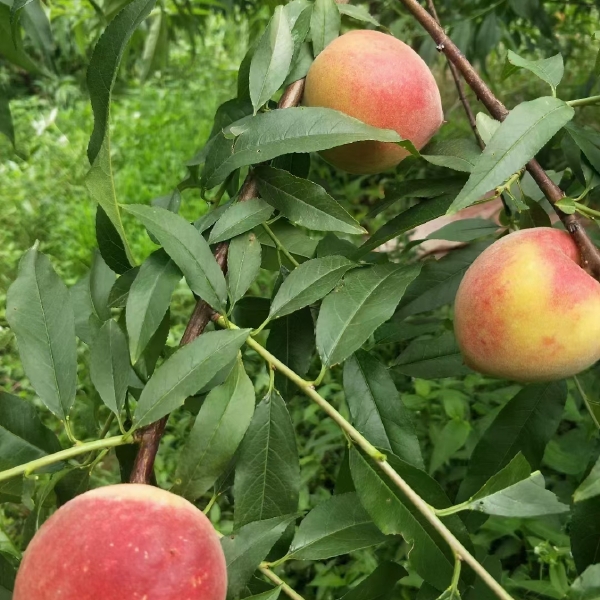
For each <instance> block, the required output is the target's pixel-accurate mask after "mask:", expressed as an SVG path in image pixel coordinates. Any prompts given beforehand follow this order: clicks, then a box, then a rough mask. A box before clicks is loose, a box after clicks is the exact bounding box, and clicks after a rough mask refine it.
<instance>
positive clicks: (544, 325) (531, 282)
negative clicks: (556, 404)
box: [454, 227, 600, 382]
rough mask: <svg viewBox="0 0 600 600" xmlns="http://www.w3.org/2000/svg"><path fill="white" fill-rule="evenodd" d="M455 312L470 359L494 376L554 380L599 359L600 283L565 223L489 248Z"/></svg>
mask: <svg viewBox="0 0 600 600" xmlns="http://www.w3.org/2000/svg"><path fill="white" fill-rule="evenodd" d="M454 313H455V321H454V329H455V332H456V338H457V340H458V345H459V346H460V349H461V352H462V355H463V357H464V360H465V363H466V364H467V365H468V366H469V367H471V368H472V369H474V370H476V371H480V372H481V373H485V374H487V375H492V376H494V377H501V378H506V379H514V380H516V381H521V382H533V381H552V380H555V379H562V378H564V377H569V376H571V375H575V374H576V373H579V372H580V371H583V370H584V369H586V368H588V367H589V366H591V365H592V364H594V363H595V362H596V361H597V360H598V359H600V283H598V281H596V280H595V279H594V278H593V277H591V276H590V275H588V274H587V273H586V272H585V271H584V270H583V269H582V268H581V266H580V257H579V252H578V250H577V246H576V245H575V243H574V242H573V240H572V239H571V237H570V236H569V234H568V233H566V232H564V231H560V230H558V229H552V228H549V227H540V228H537V229H524V230H521V231H517V232H515V233H511V234H509V235H507V236H506V237H504V238H501V239H500V240H498V241H497V242H495V243H494V244H492V245H491V246H490V247H489V248H487V249H486V250H484V251H483V252H482V253H481V254H480V255H479V256H478V257H477V259H476V260H475V261H474V262H473V264H472V265H471V266H470V267H469V269H468V270H467V272H466V274H465V276H464V278H463V280H462V282H461V284H460V287H459V289H458V293H457V295H456V304H455V309H454Z"/></svg>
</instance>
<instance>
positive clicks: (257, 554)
mask: <svg viewBox="0 0 600 600" xmlns="http://www.w3.org/2000/svg"><path fill="white" fill-rule="evenodd" d="M295 518H296V516H295V515H286V516H283V517H274V518H272V519H267V520H264V521H255V522H253V523H248V525H244V526H243V527H241V528H240V529H239V530H237V531H235V532H234V533H233V534H232V535H228V536H226V537H224V538H222V539H221V547H222V548H223V552H224V554H225V562H226V565H227V597H228V598H234V597H236V596H237V595H238V594H239V593H240V592H241V591H242V590H243V588H244V586H245V585H246V582H247V581H248V580H249V579H250V577H251V576H252V573H254V571H256V569H257V568H258V565H260V563H261V562H262V561H263V560H264V559H265V558H266V556H267V554H268V553H269V551H270V550H271V548H272V547H273V546H274V545H275V542H276V541H277V540H278V539H279V538H280V537H281V536H282V535H283V532H284V531H285V530H286V529H287V527H288V525H289V524H290V523H291V522H292V521H294V520H295Z"/></svg>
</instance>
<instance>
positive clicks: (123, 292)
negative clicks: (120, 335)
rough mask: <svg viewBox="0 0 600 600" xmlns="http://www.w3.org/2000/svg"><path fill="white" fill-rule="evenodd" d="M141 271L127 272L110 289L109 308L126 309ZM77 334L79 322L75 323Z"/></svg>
mask: <svg viewBox="0 0 600 600" xmlns="http://www.w3.org/2000/svg"><path fill="white" fill-rule="evenodd" d="M139 271H140V269H139V267H135V268H133V269H129V271H125V273H123V275H121V277H119V278H118V279H117V280H116V281H115V283H114V285H113V286H112V288H111V289H110V294H109V295H108V306H109V308H125V306H126V305H127V297H128V296H129V290H130V289H131V286H132V284H133V282H134V281H135V278H136V277H137V274H138V273H139ZM75 332H77V320H76V321H75Z"/></svg>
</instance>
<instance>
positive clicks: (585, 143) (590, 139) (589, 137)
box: [566, 123, 600, 173]
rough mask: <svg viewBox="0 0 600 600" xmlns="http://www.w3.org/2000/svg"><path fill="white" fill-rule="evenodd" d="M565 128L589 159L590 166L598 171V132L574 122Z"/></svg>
mask: <svg viewBox="0 0 600 600" xmlns="http://www.w3.org/2000/svg"><path fill="white" fill-rule="evenodd" d="M566 130H567V131H568V132H569V135H570V136H571V137H572V138H573V140H574V141H575V143H576V144H577V146H579V148H580V149H581V151H582V152H583V153H584V154H585V156H586V158H587V159H588V160H589V161H590V164H591V165H592V167H594V169H595V170H596V171H597V172H598V173H600V134H599V133H598V132H597V131H594V130H593V129H588V128H584V127H579V126H578V125H575V124H574V123H569V125H568V126H567V127H566Z"/></svg>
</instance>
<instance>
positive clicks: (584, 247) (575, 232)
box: [399, 0, 600, 279]
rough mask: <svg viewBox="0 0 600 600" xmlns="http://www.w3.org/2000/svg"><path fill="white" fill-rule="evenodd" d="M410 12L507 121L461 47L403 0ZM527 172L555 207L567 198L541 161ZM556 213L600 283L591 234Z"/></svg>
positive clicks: (598, 254)
mask: <svg viewBox="0 0 600 600" xmlns="http://www.w3.org/2000/svg"><path fill="white" fill-rule="evenodd" d="M399 1H400V2H402V4H403V5H404V6H405V7H406V8H407V9H408V11H409V12H410V13H412V15H413V16H414V17H415V19H416V20H417V21H418V22H419V23H420V24H421V25H422V26H423V28H424V29H425V30H426V31H427V33H429V35H430V36H431V38H432V39H433V41H434V42H435V43H436V44H437V48H438V50H440V51H441V52H443V53H444V54H445V55H446V58H447V59H448V60H449V61H450V62H451V63H452V64H454V65H455V66H456V68H457V69H458V71H459V72H460V73H461V74H462V76H463V77H464V79H465V81H466V82H467V84H468V85H469V87H470V88H471V89H472V90H473V91H474V92H475V94H476V95H477V97H478V98H479V100H481V102H482V103H483V105H484V106H485V107H486V108H487V110H488V111H489V113H490V115H492V117H494V118H495V119H497V120H498V121H504V119H505V118H506V117H507V115H508V109H507V108H506V106H504V104H503V103H502V102H501V101H500V100H499V99H498V98H497V97H496V96H495V95H494V93H493V92H492V90H491V89H490V88H489V87H488V85H487V84H486V83H485V81H483V79H482V78H481V76H480V75H479V73H477V71H476V70H475V68H474V67H473V65H472V64H471V63H470V62H469V61H468V60H467V58H466V57H465V55H464V54H463V53H462V52H461V51H460V49H459V48H458V46H456V44H455V43H454V42H453V41H452V40H451V39H450V38H449V37H448V35H446V32H445V31H444V30H443V29H442V27H441V26H440V24H439V23H438V22H437V21H436V20H435V18H434V17H433V16H432V15H430V14H429V13H428V12H427V11H426V10H425V9H424V8H423V7H422V6H421V5H420V4H419V3H418V1H417V0H399ZM527 170H528V171H529V173H530V175H531V176H532V177H533V179H534V181H535V182H536V183H537V185H538V186H539V188H540V189H541V190H542V192H543V193H544V196H546V198H547V199H548V201H549V202H550V204H552V205H553V206H554V205H555V204H556V203H557V202H559V201H560V200H561V199H562V198H564V196H565V194H564V192H563V191H562V190H561V189H560V188H559V187H558V186H557V185H556V184H555V183H554V182H553V181H552V180H551V179H550V177H548V174H547V173H546V172H545V171H544V169H543V168H542V167H541V166H540V164H539V163H538V162H537V160H535V159H533V160H531V161H529V163H527ZM554 210H555V211H556V213H557V215H558V216H559V217H560V220H561V221H562V222H563V224H564V226H565V229H566V230H567V231H568V232H569V233H570V234H571V236H572V237H573V240H574V241H575V243H576V244H577V247H578V249H579V252H580V255H581V263H582V267H584V268H585V269H586V271H588V272H589V273H590V274H591V275H592V276H593V277H595V278H596V279H600V251H599V250H598V248H596V246H595V245H594V244H593V242H592V241H591V239H590V238H589V236H588V234H587V232H586V231H585V229H584V228H583V227H582V225H581V224H580V223H579V221H578V220H577V217H576V216H575V215H567V214H565V213H563V212H562V211H561V210H560V209H559V208H558V207H557V206H554Z"/></svg>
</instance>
